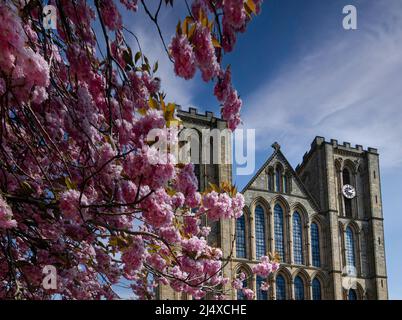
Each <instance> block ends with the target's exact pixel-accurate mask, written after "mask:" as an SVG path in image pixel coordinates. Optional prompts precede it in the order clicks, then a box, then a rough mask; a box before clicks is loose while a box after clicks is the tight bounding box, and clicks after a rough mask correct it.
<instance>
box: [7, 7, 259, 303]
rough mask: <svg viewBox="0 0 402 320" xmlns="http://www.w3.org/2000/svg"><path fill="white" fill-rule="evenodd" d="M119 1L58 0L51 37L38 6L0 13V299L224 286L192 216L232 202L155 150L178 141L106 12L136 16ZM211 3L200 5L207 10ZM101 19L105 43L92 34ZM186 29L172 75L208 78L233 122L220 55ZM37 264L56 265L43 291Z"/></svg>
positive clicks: (207, 35) (146, 294) (235, 212)
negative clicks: (53, 279)
mask: <svg viewBox="0 0 402 320" xmlns="http://www.w3.org/2000/svg"><path fill="white" fill-rule="evenodd" d="M120 2H121V3H122V6H119V7H118V6H117V4H116V3H117V2H115V1H112V0H100V1H95V2H88V1H86V0H76V1H70V0H60V1H58V3H57V9H58V13H60V14H58V20H57V28H58V29H57V31H46V32H42V31H43V30H42V28H41V27H40V26H41V23H42V21H41V15H40V12H41V10H42V7H41V4H40V2H35V1H33V2H31V3H30V5H29V6H25V3H24V2H23V1H14V2H13V4H12V5H11V4H9V3H8V2H3V3H1V4H0V19H1V21H2V23H1V24H0V52H1V54H0V95H1V99H0V109H1V110H2V116H4V118H5V119H4V120H5V121H0V129H1V130H0V140H1V152H0V163H1V166H0V278H1V279H2V281H1V282H0V299H6V298H7V299H10V298H16V297H20V296H21V297H22V298H24V299H51V298H52V297H54V295H55V294H57V295H58V296H60V297H62V298H63V299H104V298H107V299H115V298H117V297H118V296H117V294H116V293H115V292H114V290H113V285H114V284H116V283H119V281H121V280H122V277H123V278H125V279H126V280H127V281H128V282H129V284H130V286H131V288H132V289H133V292H134V293H135V294H137V295H138V297H140V298H144V299H149V298H152V297H153V291H154V289H155V286H157V285H160V284H163V285H168V286H170V287H172V288H173V289H174V290H176V291H178V292H185V293H187V294H189V295H192V296H193V297H194V298H195V299H199V298H202V297H204V296H205V295H206V293H207V292H211V293H212V294H215V291H217V288H220V287H224V286H225V285H226V284H227V283H228V281H229V279H227V278H225V277H224V276H223V273H222V266H223V263H222V261H223V260H224V259H227V257H226V256H225V257H224V256H223V253H222V251H221V250H220V249H217V248H214V247H211V246H210V245H209V244H208V238H207V237H208V235H209V233H210V230H211V229H210V227H207V226H201V219H202V218H203V217H204V216H207V217H208V218H210V219H211V220H217V219H223V218H237V217H239V216H240V215H241V214H242V208H243V205H244V199H243V196H242V195H241V194H232V193H231V194H230V195H229V194H227V193H224V192H223V191H222V192H220V193H216V192H215V193H214V192H212V193H210V194H208V193H203V194H202V195H201V194H200V193H199V192H198V181H197V179H196V176H195V174H194V166H193V165H192V164H188V165H176V164H175V159H174V157H173V155H172V153H171V151H170V150H166V152H160V151H161V150H159V147H158V145H159V142H163V141H169V142H171V143H173V144H176V143H177V136H178V131H177V128H173V127H170V128H167V127H168V126H169V125H168V123H167V119H170V120H172V119H171V118H172V117H173V118H174V115H173V116H172V115H169V114H168V113H167V112H166V111H165V110H164V109H163V108H162V107H161V105H163V103H162V100H163V98H164V93H163V92H162V91H161V80H160V79H159V78H158V77H157V76H156V70H153V68H152V67H150V66H151V65H152V63H150V64H149V66H147V65H146V64H148V62H146V61H147V59H145V56H144V53H142V54H141V59H140V60H138V58H137V57H130V55H131V52H134V51H132V48H130V47H129V43H130V41H127V39H125V36H127V34H126V33H125V32H123V19H122V17H123V16H125V15H122V14H121V13H120V12H119V11H118V8H126V9H128V10H131V11H132V12H130V14H136V15H137V14H140V12H138V13H133V12H134V11H136V10H137V4H138V1H137V0H121V1H120ZM144 3H147V2H144ZM223 4H224V2H223V1H214V2H210V1H206V0H200V1H198V5H199V6H200V8H202V10H204V11H205V13H206V12H207V11H208V12H209V14H212V12H213V10H214V9H219V10H223ZM195 5H196V4H194V6H195ZM97 6H99V7H97ZM193 8H195V7H193ZM98 10H99V13H100V16H99V15H97V13H98ZM194 10H196V9H194ZM198 11H199V10H198ZM61 13H63V15H62V14H61ZM231 14H232V20H233V19H234V17H235V11H233V12H232V11H231ZM100 18H101V19H100ZM96 19H98V20H96ZM197 19H198V18H196V19H195V20H197ZM99 21H101V23H103V26H104V27H106V30H105V31H106V34H107V37H106V38H108V39H106V38H105V35H104V34H103V32H100V33H95V32H94V31H93V30H94V29H96V28H94V27H95V26H96V25H97V24H96V23H97V22H99ZM193 25H194V26H195V27H196V28H195V30H194V34H193V38H192V39H190V38H188V37H185V36H184V35H183V36H178V35H176V37H175V39H174V40H173V42H172V45H171V52H172V58H173V59H174V61H175V72H176V74H178V75H179V76H182V77H184V78H186V79H187V78H191V77H193V76H194V73H195V70H196V69H197V68H198V69H200V71H201V73H202V77H203V79H204V80H206V81H210V80H212V79H217V78H219V79H220V80H219V83H218V84H217V86H216V89H215V91H216V92H215V94H216V96H217V97H218V99H219V101H220V102H221V103H222V104H223V105H224V106H225V105H226V106H227V107H226V108H225V107H224V109H225V111H224V114H225V117H226V118H227V119H229V118H230V117H232V118H233V115H232V114H237V113H238V111H239V109H240V106H239V103H238V101H237V93H235V90H234V89H233V88H232V85H231V79H230V72H229V71H226V72H225V73H223V72H222V71H220V70H221V66H220V62H221V58H220V55H219V54H218V53H219V51H220V50H221V49H220V48H219V46H217V44H216V42H215V39H214V38H215V36H214V38H213V37H212V35H211V32H210V29H209V27H205V21H203V22H201V21H194V22H193ZM107 41H109V45H110V47H109V48H106V47H105V44H106V42H107ZM108 49H110V50H108ZM127 57H129V58H130V59H131V58H132V59H133V60H137V61H131V62H130V61H129V60H127ZM143 63H144V64H145V65H143ZM233 93H235V94H233ZM231 123H235V121H232V122H231ZM230 126H231V128H234V125H230ZM151 133H157V134H156V136H155V139H154V140H152V139H150V140H148V138H149V136H150V134H151ZM156 142H158V143H156ZM5 234H7V237H9V241H3V240H4V239H5V238H4V237H5ZM10 240H11V242H10ZM8 243H11V244H12V245H8ZM5 244H6V246H7V247H5ZM4 249H6V250H4ZM17 261H18V265H17ZM44 265H55V266H57V267H58V287H57V289H55V290H50V291H46V290H44V289H43V287H42V276H43V274H42V268H43V266H44ZM11 268H13V269H14V270H15V269H16V268H17V269H18V272H17V273H13V272H12V270H13V269H11ZM144 271H146V272H144ZM148 272H149V273H150V274H153V277H154V278H153V280H149V279H148V278H147V277H145V276H144V275H145V274H147V273H148ZM100 279H102V280H100ZM17 283H18V284H19V285H18V286H17V285H16V284H17ZM17 289H18V290H17ZM245 295H249V296H251V293H247V292H245ZM217 298H223V295H221V294H218V295H217Z"/></svg>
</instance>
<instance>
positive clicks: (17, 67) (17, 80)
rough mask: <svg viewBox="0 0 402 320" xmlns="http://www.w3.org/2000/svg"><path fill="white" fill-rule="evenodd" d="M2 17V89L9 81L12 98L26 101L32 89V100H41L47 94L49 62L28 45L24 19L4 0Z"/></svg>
mask: <svg viewBox="0 0 402 320" xmlns="http://www.w3.org/2000/svg"><path fill="white" fill-rule="evenodd" d="M0 19H1V24H0V51H1V55H0V70H1V71H2V74H1V76H0V92H5V84H6V83H7V82H8V83H9V84H8V85H9V89H10V90H12V92H13V95H10V99H14V98H16V99H17V100H19V101H20V102H21V101H26V100H27V99H28V98H29V97H30V95H31V92H32V95H33V99H32V101H33V102H34V103H36V104H39V103H41V102H43V101H44V100H46V99H47V97H48V93H47V92H46V90H45V88H46V87H47V86H48V85H49V65H48V63H47V62H46V61H45V59H44V58H43V57H42V56H41V55H40V54H39V53H38V52H35V51H34V50H32V48H30V47H27V46H26V45H25V44H26V42H27V41H28V38H27V36H26V33H25V30H24V28H23V27H22V23H21V19H20V18H19V17H18V16H17V14H15V13H14V12H12V11H11V10H10V9H9V8H8V6H7V4H5V3H2V4H0ZM3 77H5V78H3Z"/></svg>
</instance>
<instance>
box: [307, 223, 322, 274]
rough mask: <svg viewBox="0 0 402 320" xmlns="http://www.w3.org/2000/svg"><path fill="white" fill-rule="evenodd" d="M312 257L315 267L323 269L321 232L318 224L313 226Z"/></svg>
mask: <svg viewBox="0 0 402 320" xmlns="http://www.w3.org/2000/svg"><path fill="white" fill-rule="evenodd" d="M310 232H311V257H312V263H313V266H314V267H321V254H320V232H319V230H318V225H317V223H315V222H313V223H312V224H311V229H310Z"/></svg>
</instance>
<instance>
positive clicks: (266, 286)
mask: <svg viewBox="0 0 402 320" xmlns="http://www.w3.org/2000/svg"><path fill="white" fill-rule="evenodd" d="M257 289H258V288H257ZM260 289H261V290H262V291H268V290H269V283H268V282H265V281H263V282H262V283H261V287H260Z"/></svg>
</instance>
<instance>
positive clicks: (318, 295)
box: [311, 278, 321, 300]
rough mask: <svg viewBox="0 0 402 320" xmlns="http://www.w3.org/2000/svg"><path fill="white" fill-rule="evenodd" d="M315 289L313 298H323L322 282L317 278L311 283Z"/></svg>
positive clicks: (313, 289)
mask: <svg viewBox="0 0 402 320" xmlns="http://www.w3.org/2000/svg"><path fill="white" fill-rule="evenodd" d="M311 287H312V291H313V300H321V282H320V280H318V279H317V278H315V279H314V280H313V283H312V284H311Z"/></svg>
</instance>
